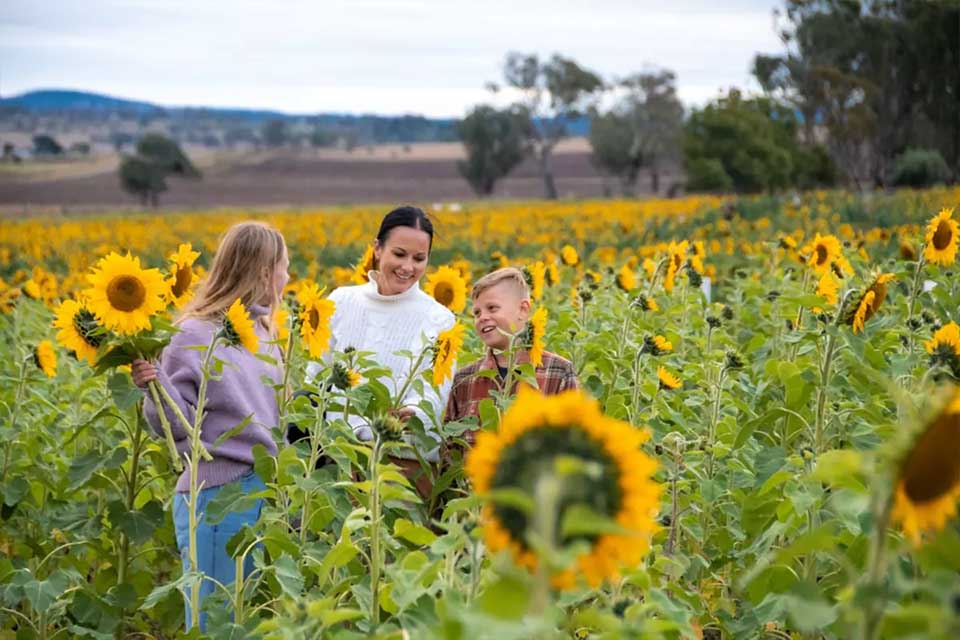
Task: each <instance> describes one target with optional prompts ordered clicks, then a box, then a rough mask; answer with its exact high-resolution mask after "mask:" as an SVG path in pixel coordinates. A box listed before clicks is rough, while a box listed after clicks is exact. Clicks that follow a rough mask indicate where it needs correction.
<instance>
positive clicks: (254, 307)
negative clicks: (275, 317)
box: [247, 303, 270, 320]
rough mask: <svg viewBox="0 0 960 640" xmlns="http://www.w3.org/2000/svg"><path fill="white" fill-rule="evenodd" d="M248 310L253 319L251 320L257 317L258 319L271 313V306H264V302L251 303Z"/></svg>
mask: <svg viewBox="0 0 960 640" xmlns="http://www.w3.org/2000/svg"><path fill="white" fill-rule="evenodd" d="M247 311H248V312H249V313H250V319H251V320H256V319H258V318H262V317H264V316H266V315H267V314H269V313H270V307H265V306H263V305H262V304H252V303H251V304H250V306H249V307H247Z"/></svg>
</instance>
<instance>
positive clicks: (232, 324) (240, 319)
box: [223, 298, 260, 353]
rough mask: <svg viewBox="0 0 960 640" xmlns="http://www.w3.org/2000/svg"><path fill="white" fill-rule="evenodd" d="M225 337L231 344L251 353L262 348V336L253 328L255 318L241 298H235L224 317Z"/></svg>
mask: <svg viewBox="0 0 960 640" xmlns="http://www.w3.org/2000/svg"><path fill="white" fill-rule="evenodd" d="M223 337H224V338H226V340H227V343H229V344H230V345H231V346H234V347H243V348H244V349H246V350H247V351H249V352H250V353H256V352H257V350H258V349H259V348H260V338H259V337H258V336H257V333H256V331H254V330H253V320H251V319H250V314H249V313H247V308H246V307H245V306H243V303H242V302H240V298H237V299H236V300H234V302H233V304H232V305H230V308H229V309H227V313H226V314H225V315H224V317H223Z"/></svg>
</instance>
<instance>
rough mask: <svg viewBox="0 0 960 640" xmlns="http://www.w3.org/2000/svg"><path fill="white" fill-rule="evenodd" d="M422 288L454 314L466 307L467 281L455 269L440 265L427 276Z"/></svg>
mask: <svg viewBox="0 0 960 640" xmlns="http://www.w3.org/2000/svg"><path fill="white" fill-rule="evenodd" d="M423 290H424V292H425V293H427V295H430V296H433V299H434V300H436V301H437V302H439V303H440V304H442V305H443V306H445V307H446V308H447V309H450V311H452V312H453V313H454V314H459V313H462V312H463V310H464V309H465V308H466V307H467V283H466V282H464V281H463V277H462V276H461V275H460V272H459V271H457V270H456V269H451V268H450V267H448V266H442V267H440V268H439V269H437V270H436V271H434V272H433V273H431V274H430V275H429V276H427V282H426V284H424V286H423Z"/></svg>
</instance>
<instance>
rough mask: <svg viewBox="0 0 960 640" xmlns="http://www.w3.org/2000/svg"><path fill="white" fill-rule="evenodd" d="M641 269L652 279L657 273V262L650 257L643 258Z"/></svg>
mask: <svg viewBox="0 0 960 640" xmlns="http://www.w3.org/2000/svg"><path fill="white" fill-rule="evenodd" d="M643 270H644V271H646V272H647V278H648V279H650V280H653V276H654V275H656V273H657V263H656V262H654V261H653V260H651V259H650V258H644V259H643Z"/></svg>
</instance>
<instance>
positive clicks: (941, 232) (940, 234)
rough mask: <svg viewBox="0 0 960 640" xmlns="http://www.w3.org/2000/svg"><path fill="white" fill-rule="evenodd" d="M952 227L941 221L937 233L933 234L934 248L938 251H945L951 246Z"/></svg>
mask: <svg viewBox="0 0 960 640" xmlns="http://www.w3.org/2000/svg"><path fill="white" fill-rule="evenodd" d="M951 235H952V234H951V233H950V225H948V224H947V223H946V222H943V221H942V220H941V221H940V224H938V225H937V231H936V233H934V234H933V248H934V249H936V250H937V251H943V250H944V249H946V248H947V247H949V246H950V240H951V239H952V238H951V237H950V236H951Z"/></svg>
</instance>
